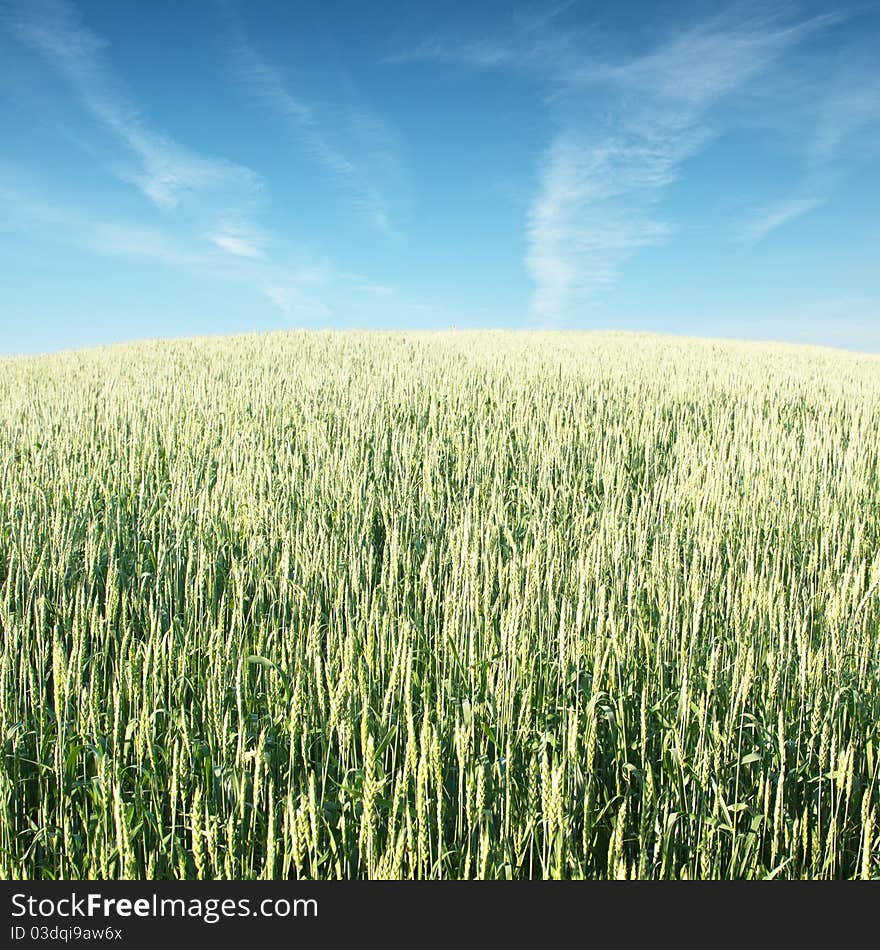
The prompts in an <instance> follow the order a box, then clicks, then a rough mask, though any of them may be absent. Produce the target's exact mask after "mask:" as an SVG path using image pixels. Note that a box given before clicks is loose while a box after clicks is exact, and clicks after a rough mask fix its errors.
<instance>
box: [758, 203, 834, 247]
mask: <svg viewBox="0 0 880 950" xmlns="http://www.w3.org/2000/svg"><path fill="white" fill-rule="evenodd" d="M825 201H826V199H825V198H820V197H810V198H792V199H790V200H787V201H782V202H780V203H779V204H778V205H775V206H774V207H772V208H763V209H761V210H760V211H759V212H758V213H757V214H756V216H755V217H754V219H753V220H751V221H749V222H748V223H747V224H746V226H745V227H744V228H743V233H742V237H743V240H745V241H748V242H751V243H757V242H758V241H763V240H764V238H765V237H767V235H768V234H770V233H771V232H772V231H775V230H776V229H777V228H781V227H782V226H783V225H785V224H789V223H790V222H791V221H794V220H795V219H797V218H800V217H802V216H803V215H805V214H807V213H808V212H810V211H812V210H813V208H817V207H819V205H821V204H824V202H825Z"/></svg>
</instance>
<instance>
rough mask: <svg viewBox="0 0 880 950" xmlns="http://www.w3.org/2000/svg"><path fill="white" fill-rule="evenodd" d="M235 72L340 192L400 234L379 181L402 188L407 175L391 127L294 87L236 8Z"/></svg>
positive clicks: (369, 218) (363, 214)
mask: <svg viewBox="0 0 880 950" xmlns="http://www.w3.org/2000/svg"><path fill="white" fill-rule="evenodd" d="M226 12H227V14H228V19H229V22H230V28H231V31H232V34H233V74H234V78H235V80H236V81H237V82H238V84H239V85H240V86H241V87H242V88H243V89H244V91H245V92H246V94H247V95H248V96H249V97H250V98H251V99H252V100H254V101H256V102H258V103H260V104H261V105H262V106H263V107H265V108H266V109H268V110H269V111H271V112H272V113H273V114H274V115H275V116H277V117H279V118H280V119H281V120H282V121H283V122H284V123H285V125H286V126H287V128H288V129H289V130H290V131H291V132H292V133H293V136H294V137H295V139H296V140H297V141H298V142H299V143H300V145H301V147H302V149H303V150H304V152H305V154H306V155H307V156H308V157H309V158H310V159H311V160H312V161H313V162H315V163H316V164H317V165H319V166H321V167H322V168H324V169H325V170H326V172H327V173H328V174H329V176H330V177H331V178H332V180H333V181H334V182H335V183H336V187H337V189H338V191H339V193H340V194H341V195H342V197H343V199H344V200H345V201H346V202H347V204H348V205H349V206H350V207H351V208H352V209H353V210H354V211H355V213H356V214H357V215H358V216H359V217H360V218H361V219H362V220H363V221H365V222H367V223H368V224H369V225H370V226H371V227H373V228H375V229H376V230H377V231H380V232H382V233H384V234H387V235H393V234H396V233H397V232H396V228H395V225H394V224H393V222H392V213H391V202H390V200H389V199H388V197H387V195H386V194H385V193H384V191H383V189H382V188H381V187H380V185H379V184H378V183H379V182H387V183H389V186H390V187H392V188H395V189H399V188H400V186H401V184H402V183H403V180H404V178H405V173H404V169H403V163H402V161H401V159H400V146H399V142H398V140H397V136H396V134H395V133H394V131H393V130H392V129H391V127H390V126H389V125H388V123H387V122H385V121H384V120H383V119H381V118H380V117H379V116H377V115H375V114H374V113H372V112H371V111H369V110H368V109H366V108H363V107H361V108H357V109H348V110H346V109H342V110H339V109H337V110H335V111H334V112H333V113H332V114H330V113H328V112H327V110H323V111H322V110H320V109H318V108H317V106H316V105H315V104H313V103H310V102H306V101H305V100H304V99H303V98H301V97H300V96H298V95H295V94H294V93H292V92H291V91H290V90H289V88H288V86H287V84H286V83H285V80H284V76H283V74H282V72H281V71H280V70H279V69H276V68H275V67H274V66H273V65H271V64H270V63H268V62H266V60H264V59H263V58H262V57H261V56H260V54H259V53H258V52H257V50H256V49H255V47H254V46H253V45H252V44H251V43H250V42H249V41H248V40H247V38H246V37H245V35H244V31H243V29H242V28H241V26H240V24H239V23H238V21H237V19H236V17H235V15H234V13H233V11H232V10H230V9H227V11H226Z"/></svg>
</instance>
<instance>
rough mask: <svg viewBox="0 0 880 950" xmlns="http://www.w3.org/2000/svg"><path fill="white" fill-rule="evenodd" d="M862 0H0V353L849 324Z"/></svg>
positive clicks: (726, 333) (818, 329)
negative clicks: (473, 331) (299, 338)
mask: <svg viewBox="0 0 880 950" xmlns="http://www.w3.org/2000/svg"><path fill="white" fill-rule="evenodd" d="M878 48H880V4H878V3H876V2H870V3H861V2H858V3H849V2H844V3H841V4H839V5H836V6H835V5H833V4H829V3H811V2H799V3H795V2H792V3H778V4H774V3H772V2H760V3H723V4H717V3H716V4H713V3H707V2H699V3H698V2H678V3H665V2H660V0H658V2H650V3H636V2H623V3H621V2H615V3H595V2H594V3H589V2H552V0H551V2H546V3H524V4H510V3H494V2H480V3H479V4H472V3H452V2H445V3H443V4H440V3H418V2H412V0H411V2H400V3H398V2H396V0H390V2H383V3H370V2H359V3H344V2H332V0H321V2H315V3H310V2H298V3H295V4H294V3H287V2H280V0H274V2H269V0H249V2H247V3H245V2H244V0H187V3H185V4H181V3H179V2H177V0H150V2H146V0H143V2H142V0H130V2H124V3H119V2H99V0H80V2H78V3H74V2H69V0H0V287H2V297H0V352H2V353H24V352H42V351H47V350H55V349H60V348H68V347H81V346H89V345H92V344H97V343H105V342H112V341H117V340H126V339H138V338H144V337H160V336H188V335H193V334H206V333H212V334H213V333H231V332H241V331H253V330H258V331H259V330H270V329H281V328H285V327H291V328H292V327H314V328H325V327H340V328H341V327H383V328H395V327H407V328H447V327H450V326H452V325H455V326H458V327H461V328H464V327H477V326H485V327H512V328H563V329H608V328H617V329H627V330H649V331H662V332H671V333H685V334H697V335H702V336H721V337H748V338H759V339H785V340H793V341H806V342H815V343H824V344H832V345H836V346H845V347H852V348H856V349H865V350H880V266H878V262H880V57H878V55H877V49H878Z"/></svg>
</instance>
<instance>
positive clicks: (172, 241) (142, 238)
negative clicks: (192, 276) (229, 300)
mask: <svg viewBox="0 0 880 950" xmlns="http://www.w3.org/2000/svg"><path fill="white" fill-rule="evenodd" d="M0 172H2V175H0V221H2V225H0V229H2V230H7V231H13V232H16V233H21V234H24V235H30V236H33V235H37V236H39V237H41V238H43V239H48V240H50V241H52V242H53V243H55V244H60V245H67V246H72V247H76V248H78V249H79V250H84V251H88V252H89V253H91V254H96V255H98V256H99V257H133V258H147V259H150V260H155V261H159V262H161V263H163V264H170V265H173V266H177V267H180V266H185V267H193V266H196V265H203V264H206V263H207V262H208V257H207V256H206V254H205V253H204V250H203V249H200V248H199V247H198V246H196V245H194V244H193V243H191V242H189V241H187V240H185V239H181V238H180V237H178V236H177V235H175V234H173V233H171V232H170V231H169V230H168V229H167V228H162V227H156V226H149V225H144V224H141V223H139V222H136V221H130V220H125V219H114V218H108V217H102V216H101V215H100V214H98V213H96V212H95V211H94V210H92V209H88V208H83V207H80V206H77V205H71V204H67V203H64V202H63V201H59V200H56V199H53V198H52V197H50V196H47V195H45V194H44V193H42V192H40V191H38V190H35V189H34V188H33V187H32V186H31V185H30V184H29V183H28V182H26V181H23V180H22V177H21V176H15V175H12V174H11V173H10V172H9V171H8V170H5V169H0Z"/></svg>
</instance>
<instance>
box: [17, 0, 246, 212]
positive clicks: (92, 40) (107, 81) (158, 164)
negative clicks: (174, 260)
mask: <svg viewBox="0 0 880 950" xmlns="http://www.w3.org/2000/svg"><path fill="white" fill-rule="evenodd" d="M0 15H2V17H3V19H4V20H5V22H6V23H7V24H8V26H9V27H10V29H11V31H12V32H13V34H14V35H15V36H17V37H18V39H19V40H20V41H21V42H23V43H25V44H26V45H27V46H29V47H31V48H32V49H34V50H36V51H37V52H38V53H39V54H40V55H41V56H43V58H44V59H46V61H47V62H48V63H49V64H50V65H51V67H52V68H53V69H55V70H56V71H57V72H58V73H59V74H60V75H62V76H63V77H64V78H65V79H66V80H67V81H68V82H69V83H70V85H71V86H72V88H73V89H74V90H75V92H76V93H77V95H78V96H79V98H80V101H81V102H82V104H83V106H84V107H85V109H86V110H87V111H88V112H89V113H90V114H91V115H92V117H93V118H94V119H96V120H97V121H98V122H100V123H101V124H102V125H103V126H104V127H105V128H106V129H107V130H109V131H110V132H111V133H112V134H113V135H114V136H115V137H116V139H117V140H118V141H119V142H120V143H121V144H122V145H123V146H124V147H125V149H126V151H127V153H128V154H129V155H130V156H133V157H134V158H135V159H137V164H136V165H134V166H133V167H132V165H131V164H130V162H126V161H119V162H115V163H113V164H112V166H111V169H110V170H111V171H112V173H113V174H115V175H116V176H117V177H118V178H120V179H121V180H123V181H127V182H129V183H131V184H133V185H135V186H136V187H137V188H138V189H140V191H141V192H142V193H143V194H144V195H145V196H146V197H147V198H148V199H149V200H150V201H151V202H153V203H154V204H156V205H158V206H159V207H162V208H174V207H177V206H178V205H181V204H183V203H186V202H188V201H190V200H192V199H193V198H195V197H197V196H207V197H209V198H210V199H211V200H212V201H219V202H223V203H225V204H227V205H229V204H235V205H236V206H239V207H241V206H247V205H249V204H250V203H252V202H253V201H254V199H255V197H256V195H257V194H258V193H259V191H260V189H261V187H262V181H261V179H260V177H259V176H258V175H257V174H255V173H254V172H253V171H251V170H250V169H248V168H245V167H243V166H241V165H237V164H235V163H233V162H229V161H226V160H225V159H222V158H215V157H210V156H206V155H202V154H199V153H197V152H195V151H193V150H192V149H189V148H187V147H186V146H184V145H182V144H180V143H179V142H177V141H175V140H174V139H173V138H172V137H170V136H168V135H166V134H164V133H162V132H160V131H158V130H156V129H154V128H152V127H151V125H150V124H149V122H148V121H147V119H146V118H145V116H144V115H143V113H142V111H141V109H140V108H139V107H138V106H137V104H136V103H135V102H134V100H133V99H132V98H131V97H130V96H129V95H128V94H127V93H126V92H125V90H124V89H123V88H122V85H121V83H120V82H119V80H118V79H117V78H116V77H115V75H114V73H113V70H112V68H111V67H110V65H109V63H108V61H107V58H106V55H105V52H106V49H107V44H106V42H105V41H104V40H103V39H101V38H100V37H99V36H97V35H96V34H95V33H93V32H92V31H91V30H89V29H87V28H86V27H85V26H84V25H83V24H82V21H81V19H80V17H79V14H78V13H77V11H76V9H75V8H74V6H73V5H72V4H70V3H68V2H66V0H27V2H20V0H13V2H11V3H8V4H7V5H6V6H5V7H4V8H3V10H2V12H0Z"/></svg>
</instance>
